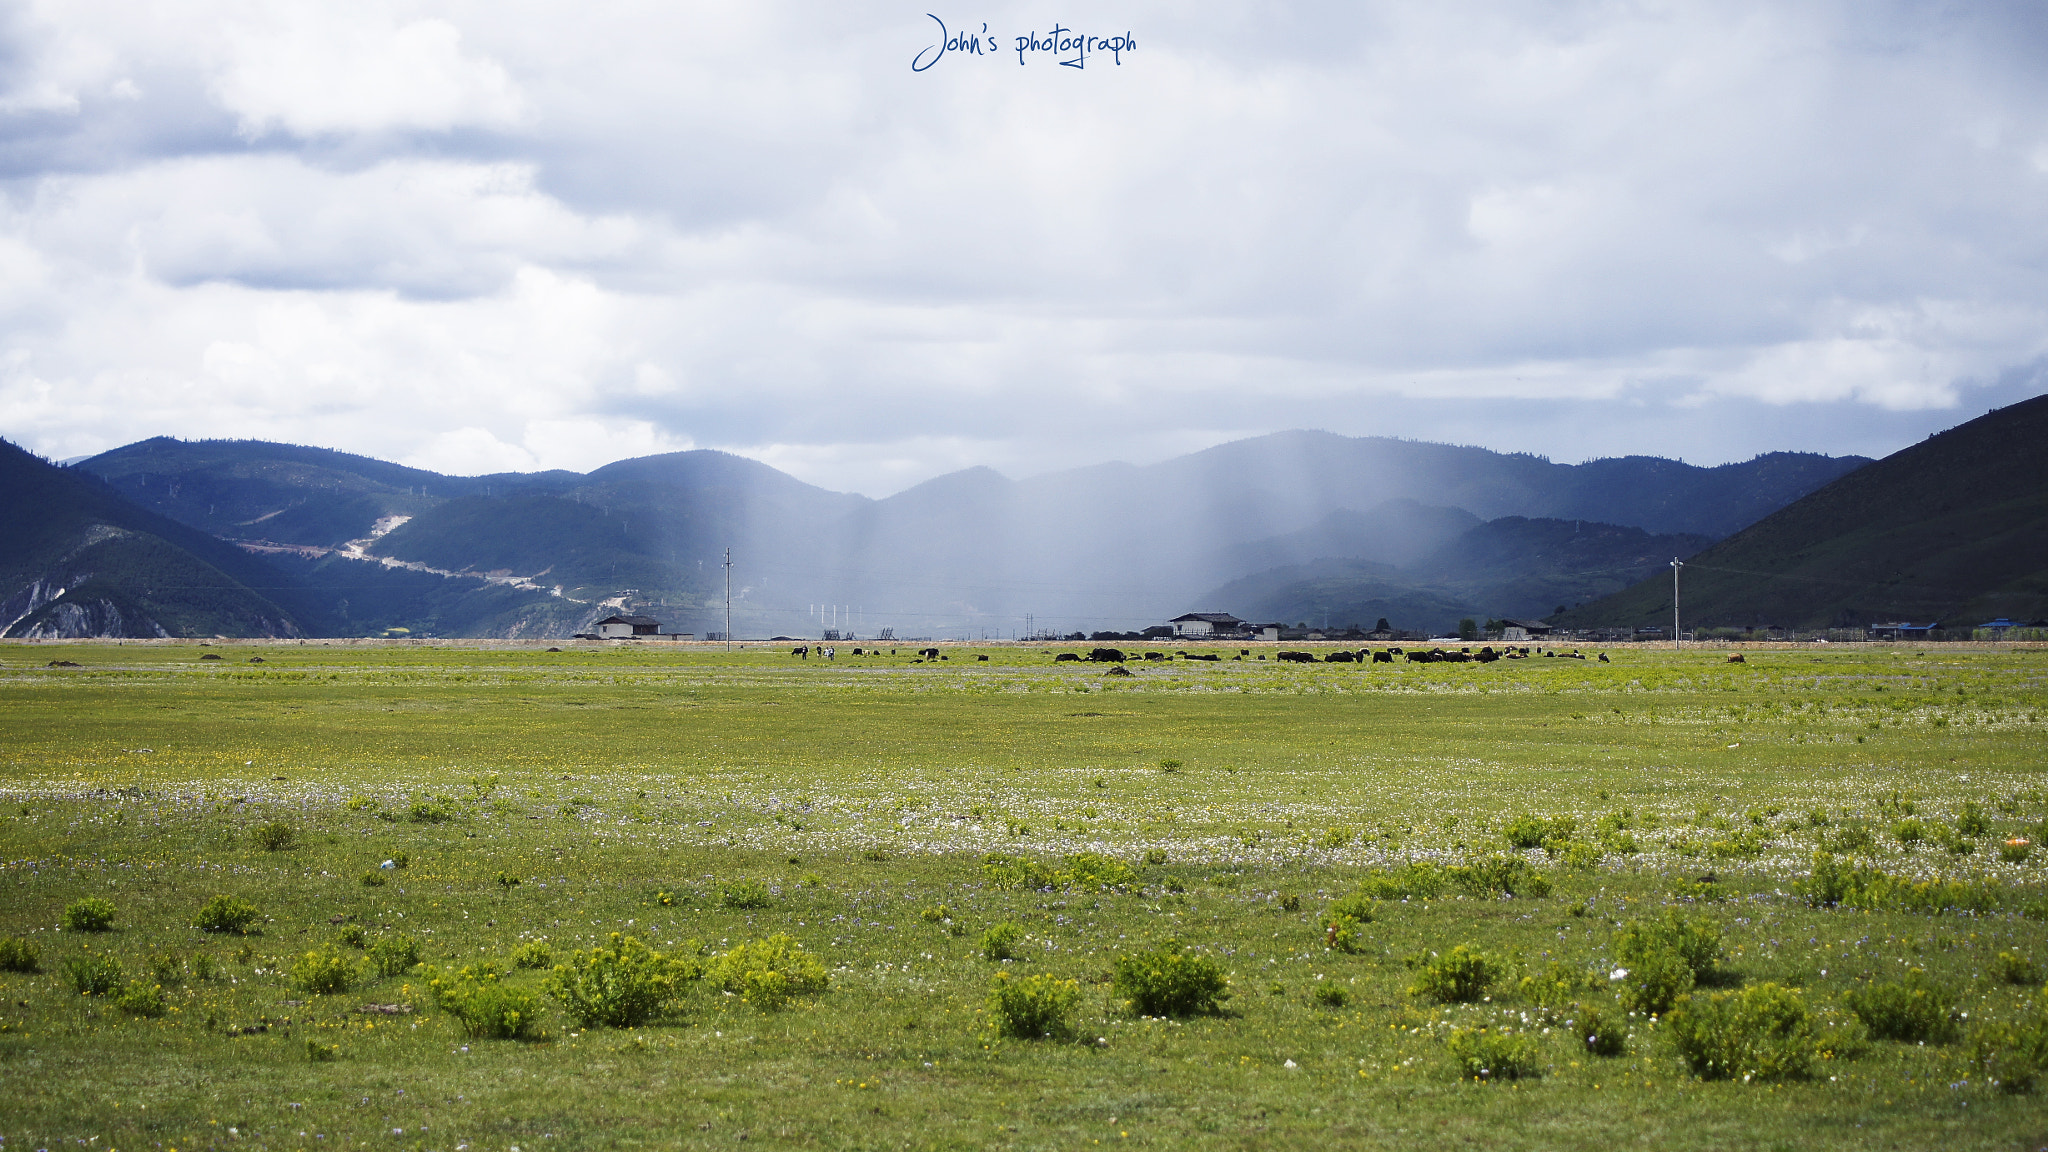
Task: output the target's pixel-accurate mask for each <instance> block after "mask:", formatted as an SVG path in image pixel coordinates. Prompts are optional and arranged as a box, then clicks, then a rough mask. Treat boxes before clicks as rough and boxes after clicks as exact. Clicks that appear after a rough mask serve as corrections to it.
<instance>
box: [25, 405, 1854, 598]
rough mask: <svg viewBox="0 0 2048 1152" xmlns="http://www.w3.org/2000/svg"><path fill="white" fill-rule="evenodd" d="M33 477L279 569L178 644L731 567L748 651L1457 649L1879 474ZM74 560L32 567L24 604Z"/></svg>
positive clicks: (166, 463)
mask: <svg viewBox="0 0 2048 1152" xmlns="http://www.w3.org/2000/svg"><path fill="white" fill-rule="evenodd" d="M17 455H18V456H20V457H22V458H25V459H27V460H30V461H34V462H35V463H36V464H37V465H39V466H40V467H43V468H47V469H49V470H50V471H52V472H56V473H60V474H62V475H64V476H66V477H70V478H72V479H73V480H74V481H75V482H76V485H77V486H79V487H80V489H81V490H84V489H85V488H90V489H91V490H92V491H94V492H97V493H99V494H100V496H101V497H102V498H103V499H105V498H114V497H119V498H122V499H123V502H124V503H125V504H126V505H128V506H129V507H130V508H132V509H133V510H134V512H136V513H147V514H150V515H151V516H152V517H153V519H152V520H151V523H162V522H169V523H175V524H177V525H179V526H180V527H182V528H184V529H185V530H187V531H188V532H192V533H197V534H198V537H199V538H202V539H204V540H206V541H208V542H209V547H211V548H213V549H214V554H217V553H218V552H219V549H220V548H221V547H225V543H226V542H232V543H233V544H235V545H239V546H240V547H238V548H231V549H229V551H231V552H235V553H239V554H240V557H241V560H242V561H254V562H255V563H257V564H259V565H260V567H259V568H258V569H256V570H247V571H244V572H243V574H242V575H239V576H236V577H235V579H236V580H237V581H238V582H239V583H240V585H241V586H242V587H243V588H244V589H246V590H247V591H248V592H249V594H250V595H252V596H254V597H256V599H257V600H260V601H263V602H265V603H268V604H270V605H272V606H274V607H275V608H276V609H277V610H278V611H277V612H275V613H273V614H271V615H264V614H263V613H260V612H255V611H254V609H253V608H250V609H244V610H242V615H241V616H239V617H230V616H223V615H219V614H216V615H215V616H212V617H208V618H207V619H209V620H212V621H213V623H212V624H211V625H205V626H202V625H201V624H200V623H198V620H199V617H197V616H192V617H189V618H187V617H180V618H179V619H180V620H182V621H183V622H182V623H180V624H177V625H175V626H174V625H173V624H171V623H169V622H167V621H165V620H164V619H160V618H159V616H160V615H161V614H162V613H161V612H160V613H159V614H157V615H153V614H152V613H151V612H150V611H149V610H147V609H146V608H143V607H142V606H141V605H140V602H137V611H138V612H140V614H141V616H142V617H146V618H148V619H149V620H150V621H152V622H153V623H154V624H155V625H156V626H158V627H161V628H163V629H165V630H169V631H177V630H178V629H179V628H184V629H187V630H192V629H198V630H200V631H204V630H205V627H213V628H214V630H216V631H223V632H230V633H231V632H232V631H233V629H235V628H242V629H247V630H255V631H258V632H261V631H263V630H265V629H268V630H270V631H271V632H274V633H280V634H290V633H291V632H295V631H296V632H305V633H310V634H336V635H361V634H365V633H372V634H374V633H376V632H379V631H382V630H387V629H392V628H410V629H412V630H413V631H415V632H432V633H436V634H440V635H536V636H538V635H547V636H554V635H566V634H567V633H568V632H570V631H574V630H578V629H579V628H581V627H583V626H585V625H587V624H588V622H589V621H590V620H592V619H594V618H595V617H597V616H599V615H603V614H604V613H605V612H608V611H611V610H614V609H630V610H631V611H634V612H639V613H644V614H648V615H653V616H656V617H657V618H659V619H661V620H662V622H663V624H664V626H665V627H666V628H668V629H670V630H676V631H689V632H696V633H699V634H702V633H704V632H706V631H710V630H713V629H716V628H719V627H720V626H721V621H722V619H723V610H724V609H723V603H724V577H725V572H724V569H723V567H722V562H723V560H724V557H725V549H726V548H728V547H730V548H731V549H732V556H733V562H734V568H733V580H734V582H733V596H734V629H735V631H736V632H738V633H740V634H741V635H767V634H769V633H771V632H781V633H789V634H795V635H802V634H809V635H816V634H818V632H819V631H820V630H821V629H823V628H826V627H832V626H835V625H836V626H838V627H840V628H842V629H846V630H851V631H855V632H858V633H860V634H863V635H872V634H874V633H875V632H876V631H878V630H879V629H881V628H884V627H888V628H893V629H894V630H895V631H896V632H897V633H898V634H899V635H903V636H906V637H907V636H913V635H951V636H976V635H982V634H987V635H1011V634H1016V633H1019V632H1021V631H1022V630H1023V628H1024V626H1025V623H1026V621H1027V619H1028V620H1030V622H1031V624H1032V625H1033V626H1034V627H1036V628H1038V629H1039V630H1050V631H1056V632H1065V631H1069V630H1074V631H1084V632H1087V631H1095V630H1102V629H1115V628H1135V627H1141V626H1144V625H1146V624H1152V623H1157V622H1158V621H1160V620H1162V619H1165V618H1167V617H1170V616H1173V615H1176V614H1179V613H1180V612H1183V611H1188V610H1191V609H1193V610H1223V611H1232V612H1235V613H1236V614H1238V615H1240V616H1245V617H1248V618H1251V617H1256V618H1259V619H1268V618H1270V619H1273V620H1282V621H1292V620H1310V619H1311V618H1314V619H1315V622H1320V621H1321V619H1322V618H1323V617H1334V618H1340V619H1341V620H1342V622H1346V623H1348V622H1352V621H1353V620H1354V619H1356V620H1362V621H1363V622H1365V623H1367V624H1370V623H1371V622H1372V621H1373V620H1374V619H1376V618H1377V617H1379V616H1389V617H1392V618H1393V619H1394V622H1395V623H1396V625H1397V626H1399V627H1405V628H1418V629H1428V630H1437V629H1441V628H1444V627H1447V626H1449V625H1450V624H1452V623H1453V622H1455V621H1456V620H1457V619H1458V618H1459V617H1461V616H1465V615H1475V614H1476V615H1481V616H1485V615H1497V616H1510V615H1533V614H1541V613H1546V612H1550V611H1553V610H1554V609H1555V608H1556V607H1558V606H1559V605H1570V604H1574V603H1578V602H1581V601H1585V600H1590V599H1594V598H1597V597H1598V596H1601V595H1603V594H1605V593H1607V592H1610V591H1613V590H1616V589H1619V588H1622V587H1625V586H1626V585H1628V584H1629V583H1630V582H1631V581H1632V580H1633V579H1635V578H1636V577H1637V576H1639V575H1641V574H1642V573H1643V572H1645V571H1646V570H1647V566H1652V565H1662V564H1664V563H1665V562H1666V561H1668V559H1669V558H1670V555H1672V554H1674V553H1676V554H1689V553H1690V552H1692V551H1696V550H1697V549H1698V548H1700V547H1702V546H1704V545H1705V544H1707V543H1709V542H1710V541H1711V540H1713V539H1718V538H1720V537H1722V536H1725V535H1727V534H1728V533H1731V532H1734V531H1737V530H1739V529H1741V528H1742V527H1743V526H1745V525H1747V524H1749V523H1751V522H1753V521H1754V520H1756V519H1757V518H1759V517H1762V516H1765V515H1767V514H1769V513H1771V512H1773V511H1775V510H1777V509H1778V508H1780V507H1783V506H1784V505H1785V504H1787V503H1789V502H1791V501H1794V500H1796V499H1798V498H1800V497H1801V496H1804V495H1806V494H1807V493H1809V492H1812V491H1813V490H1815V489H1817V488H1820V487H1821V486H1823V485H1825V484H1827V483H1828V482H1830V481H1832V480H1835V479H1836V478H1838V477H1840V476H1842V475H1844V474H1846V473H1850V472H1852V471H1853V470H1855V469H1857V468H1858V467H1860V466H1862V465H1863V464H1865V463H1867V461H1865V460H1863V459H1862V458H1859V457H1825V456H1817V455H1809V454H1796V453H1774V454H1770V455H1766V456H1760V457H1757V458H1756V459H1754V460H1750V461H1746V462H1743V463H1738V464H1727V465H1721V466H1718V467H1697V466H1693V465H1687V464H1684V463H1680V462H1677V461H1672V460H1664V459H1660V458H1655V457H1627V458H1622V459H1613V460H1597V461H1592V462H1588V463H1585V464H1577V465H1573V464H1558V463H1554V462H1552V461H1549V460H1546V459H1544V458H1542V457H1540V456H1535V455H1531V454H1526V453H1498V452H1492V451H1489V450H1486V449H1481V448H1470V447H1457V446H1451V445H1443V444H1431V443H1422V442H1415V441H1407V440H1397V439H1389V438H1383V437H1357V438H1353V437H1344V436H1338V435H1334V434H1331V433H1326V432H1285V433H1276V434H1273V435H1269V436H1262V437H1257V438H1254V439H1249V440H1241V441H1235V442H1232V443H1228V444H1223V445H1219V446H1217V447H1215V448H1211V449H1208V450H1206V451H1203V452H1197V453H1193V454H1191V455H1188V456H1183V457H1178V458H1175V459H1172V460H1167V461H1164V462H1162V463H1159V464H1153V465H1146V466H1137V465H1128V464H1105V465H1100V466H1096V467H1091V468H1082V469H1076V470H1072V471H1067V472H1060V473H1054V474H1051V475H1047V476H1040V477H1035V478H1031V479H1025V480H1012V479H1009V478H1007V477H1004V476H1002V475H1000V474H998V473H996V472H994V471H991V470H989V469H986V468H970V469H967V470H964V471H961V472H956V473H952V474H950V475H946V476H941V477H938V478H937V479H934V480H931V481H928V482H926V483H924V484H920V485H918V486H916V487H914V488H911V489H908V490H906V491H904V492H900V493H897V494H896V495H894V496H890V497H888V498H886V499H881V500H872V499H869V498H866V497H863V496H857V495H849V494H845V493H837V492H829V491H826V490H824V489H820V488H817V487H814V486H812V485H808V484H804V483H802V482H801V481H798V480H796V479H794V478H793V477H790V476H787V475H785V474H783V473H781V472H778V471H776V470H775V469H773V468H770V467H768V466H767V465H764V464H760V463H758V462H755V461H752V460H748V459H745V458H743V457H738V456H733V455H729V454H726V453H722V452H716V451H708V450H707V451H692V452H679V453H670V454H666V455H660V456H651V457H643V458H638V459H631V460H623V461H620V462H618V463H615V464H610V465H607V466H605V467H603V468H599V469H596V470H594V471H591V472H589V473H573V472H562V471H555V472H541V473H520V474H503V475H494V476H471V477H454V476H444V475H440V474H437V473H433V472H427V471H422V470H419V469H412V468H406V467H403V466H401V465H396V464H391V463H388V462H385V461H380V460H375V459H372V458H369V457H363V456H355V455H350V454H348V453H342V452H335V451H331V450H327V449H320V448H307V447H301V446H295V445H284V444H273V443H268V442H262V441H218V440H216V441H181V440H174V439H170V438H156V439H152V440H145V441H141V442H139V443H136V444H130V445H127V446H125V447H122V448H117V449H114V450H112V451H109V452H106V453H102V454H101V455H98V456H95V457H91V458H89V459H87V460H84V461H82V462H79V463H78V464H76V465H75V466H73V467H70V468H65V469H56V468H53V467H51V466H49V465H47V464H44V463H43V462H41V461H39V460H36V459H35V458H34V457H31V456H29V455H28V454H26V453H19V452H18V450H17ZM45 482H46V483H54V482H55V481H50V480H47V478H46V481H45ZM10 500H12V496H11V495H10ZM95 507H98V506H97V505H96V506H95ZM59 519H63V518H61V517H60V518H59ZM105 519H106V517H104V516H101V515H99V514H98V513H96V512H88V511H86V510H84V508H83V506H82V505H81V506H79V510H77V512H76V514H72V515H70V516H69V518H68V519H63V526H62V528H61V530H60V529H57V528H53V529H52V531H54V532H56V535H57V536H59V537H62V538H63V539H64V540H66V541H69V542H71V543H72V544H73V545H76V543H77V542H78V541H82V540H83V539H84V538H85V537H86V536H87V535H89V534H90V533H91V532H93V531H94V530H95V529H94V527H93V525H94V524H97V523H100V522H101V521H103V520H105ZM54 523H55V521H53V524H54ZM67 533H68V535H67ZM57 551H58V552H62V551H63V549H58V550H57ZM194 554H195V555H197V553H196V552H195V553H194ZM53 555H55V554H54V553H49V551H48V550H47V549H46V550H44V552H39V553H37V554H36V555H35V556H34V557H24V558H20V559H18V560H16V561H15V562H14V563H13V569H12V570H14V571H16V572H17V574H18V576H17V582H18V583H19V584H20V585H22V586H26V585H27V584H29V583H32V582H33V581H34V580H37V579H43V578H44V575H45V574H44V573H43V572H42V571H41V570H40V569H39V568H38V567H37V565H38V564H47V563H50V562H52V556H53ZM216 567H218V565H216ZM223 571H225V569H223ZM45 585H46V586H49V584H48V581H47V580H45ZM103 599H106V600H107V601H108V602H109V603H114V602H115V599H114V598H113V597H111V596H108V597H103ZM252 603H253V601H252ZM160 607H161V606H160ZM162 612H168V609H163V610H162ZM9 619H12V620H13V623H12V624H11V625H10V626H9V628H10V630H11V632H12V634H25V633H26V632H30V631H34V630H36V629H38V628H41V629H44V630H45V631H47V630H49V629H51V628H54V627H57V623H56V622H55V618H54V617H50V616H47V615H45V616H42V617H36V616H34V615H33V614H32V613H29V614H20V615H18V616H10V617H9ZM68 619H69V618H68ZM123 620H124V621H125V622H126V624H125V625H124V626H130V627H134V628H138V629H142V630H143V631H144V632H145V633H146V631H147V628H146V627H145V626H144V625H143V624H140V623H138V622H137V621H136V620H135V619H131V618H130V617H128V616H124V617H123ZM238 620H239V621H241V622H240V623H236V621H238ZM83 624H84V621H83V618H76V619H71V625H69V626H83Z"/></svg>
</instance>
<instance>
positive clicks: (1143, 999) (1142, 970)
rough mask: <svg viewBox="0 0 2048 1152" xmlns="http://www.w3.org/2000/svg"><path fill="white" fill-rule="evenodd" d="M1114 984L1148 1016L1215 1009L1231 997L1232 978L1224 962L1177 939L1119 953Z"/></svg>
mask: <svg viewBox="0 0 2048 1152" xmlns="http://www.w3.org/2000/svg"><path fill="white" fill-rule="evenodd" d="M1110 987H1111V988H1112V989H1113V990H1114V991H1115V992H1116V994H1117V995H1119V996H1121V997H1123V998H1124V999H1125V1000H1127V1001H1129V1002H1130V1005H1131V1008H1132V1009H1133V1010H1134V1011H1136V1012H1138V1013H1139V1014H1140V1015H1144V1016H1193V1015H1196V1014H1198V1013H1208V1012H1215V1011H1218V1010H1219V1009H1220V1008H1221V1007H1222V1005H1223V1002H1224V1001H1225V1000H1228V999H1229V998H1230V981H1229V980H1227V979H1225V977H1224V975H1223V968H1222V966H1221V965H1219V964H1217V963H1216V961H1214V960H1212V959H1210V958H1209V957H1207V956H1200V955H1196V954H1195V953H1193V952H1190V951H1188V950H1187V949H1186V948H1183V947H1182V946H1181V944H1180V942H1179V941H1177V940H1168V941H1166V942H1164V943H1163V944H1161V945H1160V946H1159V947H1157V948H1154V949H1152V950H1150V951H1146V952H1138V953H1133V954H1129V955H1123V956H1118V957H1117V958H1116V966H1115V969H1114V972H1113V974H1112V976H1111V978H1110Z"/></svg>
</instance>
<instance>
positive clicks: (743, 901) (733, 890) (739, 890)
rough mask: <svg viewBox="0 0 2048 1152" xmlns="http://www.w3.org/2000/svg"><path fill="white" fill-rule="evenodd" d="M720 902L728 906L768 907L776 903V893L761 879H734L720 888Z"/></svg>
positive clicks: (741, 907) (743, 907) (737, 907)
mask: <svg viewBox="0 0 2048 1152" xmlns="http://www.w3.org/2000/svg"><path fill="white" fill-rule="evenodd" d="M718 902H719V903H720V904H721V905H723V906H725V907H727V908H736V909H752V908H766V907H768V906H769V905H771V904H774V903H775V895H774V893H772V892H770V891H768V886H767V885H766V884H763V883H761V882H760V881H759V880H733V881H729V882H727V883H726V884H725V885H724V886H722V887H721V888H719V890H718Z"/></svg>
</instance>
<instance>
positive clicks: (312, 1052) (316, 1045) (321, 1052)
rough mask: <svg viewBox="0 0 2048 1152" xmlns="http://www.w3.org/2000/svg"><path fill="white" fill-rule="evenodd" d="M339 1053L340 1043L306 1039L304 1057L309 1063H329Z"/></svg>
mask: <svg viewBox="0 0 2048 1152" xmlns="http://www.w3.org/2000/svg"><path fill="white" fill-rule="evenodd" d="M339 1055H341V1045H339V1044H322V1043H320V1042H319V1041H318V1040H308V1041H306V1059H307V1061H308V1062H310V1063H314V1064H327V1063H331V1062H332V1061H333V1060H334V1058H335V1057H337V1056H339Z"/></svg>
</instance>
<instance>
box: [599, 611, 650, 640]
mask: <svg viewBox="0 0 2048 1152" xmlns="http://www.w3.org/2000/svg"><path fill="white" fill-rule="evenodd" d="M660 637H661V621H659V620H656V619H655V618H654V617H652V616H607V617H605V618H604V619H602V620H599V621H598V622H597V638H598V639H600V640H654V639H659V638H660Z"/></svg>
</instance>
